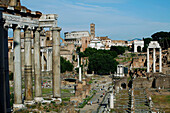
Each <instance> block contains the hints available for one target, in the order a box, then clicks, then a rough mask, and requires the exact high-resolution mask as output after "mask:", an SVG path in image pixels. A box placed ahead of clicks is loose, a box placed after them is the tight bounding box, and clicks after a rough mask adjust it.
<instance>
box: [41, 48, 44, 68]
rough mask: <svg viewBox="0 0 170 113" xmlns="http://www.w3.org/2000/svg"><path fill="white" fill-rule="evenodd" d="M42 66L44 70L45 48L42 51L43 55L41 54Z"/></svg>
mask: <svg viewBox="0 0 170 113" xmlns="http://www.w3.org/2000/svg"><path fill="white" fill-rule="evenodd" d="M41 68H42V71H44V50H43V51H42V56H41Z"/></svg>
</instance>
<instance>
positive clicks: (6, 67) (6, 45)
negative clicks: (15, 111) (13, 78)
mask: <svg viewBox="0 0 170 113" xmlns="http://www.w3.org/2000/svg"><path fill="white" fill-rule="evenodd" d="M4 64H5V82H6V107H7V113H11V105H10V91H9V90H10V89H9V62H8V27H4Z"/></svg>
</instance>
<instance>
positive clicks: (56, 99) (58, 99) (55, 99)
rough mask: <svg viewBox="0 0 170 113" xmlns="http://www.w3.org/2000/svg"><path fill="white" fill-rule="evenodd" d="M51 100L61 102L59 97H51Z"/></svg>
mask: <svg viewBox="0 0 170 113" xmlns="http://www.w3.org/2000/svg"><path fill="white" fill-rule="evenodd" d="M52 101H54V102H57V103H58V102H59V103H62V99H61V98H52Z"/></svg>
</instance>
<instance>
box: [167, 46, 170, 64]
mask: <svg viewBox="0 0 170 113" xmlns="http://www.w3.org/2000/svg"><path fill="white" fill-rule="evenodd" d="M167 60H168V63H170V48H168V59H167Z"/></svg>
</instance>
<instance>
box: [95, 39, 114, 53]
mask: <svg viewBox="0 0 170 113" xmlns="http://www.w3.org/2000/svg"><path fill="white" fill-rule="evenodd" d="M96 38H97V39H99V40H101V41H102V44H103V45H104V46H105V49H106V50H110V47H111V42H112V40H111V39H110V38H108V36H105V37H96Z"/></svg>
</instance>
